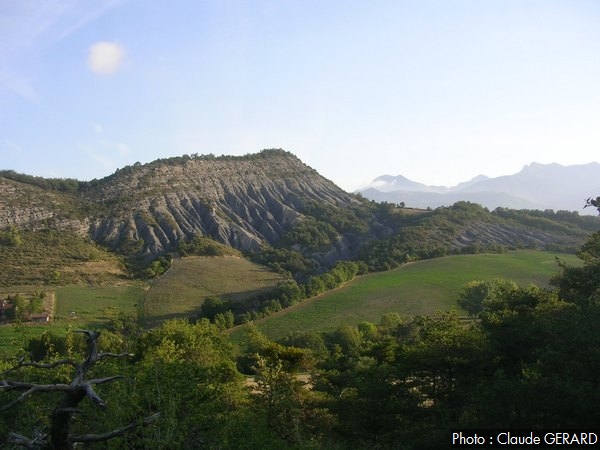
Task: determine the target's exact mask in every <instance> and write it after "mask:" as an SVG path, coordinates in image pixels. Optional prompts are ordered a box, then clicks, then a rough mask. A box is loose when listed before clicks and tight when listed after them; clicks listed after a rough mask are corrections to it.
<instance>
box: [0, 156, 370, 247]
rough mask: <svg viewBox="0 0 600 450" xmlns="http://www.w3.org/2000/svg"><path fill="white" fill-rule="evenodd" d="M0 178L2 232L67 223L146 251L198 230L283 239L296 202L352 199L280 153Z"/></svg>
mask: <svg viewBox="0 0 600 450" xmlns="http://www.w3.org/2000/svg"><path fill="white" fill-rule="evenodd" d="M4 175H5V176H4V177H0V229H2V228H8V227H11V226H16V227H18V228H22V229H27V230H39V229H43V228H46V227H51V228H56V229H65V228H68V229H71V230H75V231H77V232H78V233H80V234H84V235H88V234H89V236H90V237H91V238H92V239H93V240H94V241H95V242H97V243H99V244H102V245H103V246H105V247H107V248H109V249H112V250H120V251H122V252H125V253H131V252H135V253H138V254H140V255H143V256H146V257H148V258H152V257H155V256H157V255H160V254H163V253H164V252H166V251H169V250H172V249H173V248H175V246H176V245H177V244H178V243H179V242H180V241H182V240H186V239H191V238H192V237H193V236H195V235H197V234H201V235H204V236H208V237H211V238H213V239H215V240H217V241H220V242H222V243H226V244H228V245H231V246H232V247H235V248H237V249H240V250H256V249H258V248H259V247H260V246H262V245H263V244H267V243H268V244H272V243H274V242H276V241H277V240H279V239H280V238H281V237H282V236H283V234H285V233H286V231H288V230H290V229H291V228H292V227H294V225H295V224H296V223H297V222H298V220H299V219H300V218H301V217H302V213H301V212H300V210H301V208H302V205H304V204H306V203H307V202H311V201H314V202H319V203H325V204H329V205H333V206H336V207H345V206H349V205H351V204H355V203H357V202H358V201H357V200H356V199H355V198H354V197H353V196H351V195H349V194H348V193H346V192H344V191H343V190H341V189H340V188H338V187H337V186H335V184H333V183H332V182H331V181H329V180H327V179H325V178H323V177H321V176H320V175H319V174H318V173H317V172H316V171H315V170H314V169H311V168H310V167H308V166H306V165H305V164H303V163H302V162H301V161H300V160H299V159H298V158H296V157H295V156H293V155H292V154H290V153H288V152H284V151H281V150H265V151H263V152H261V153H258V154H254V155H248V156H244V157H218V158H217V157H214V156H212V155H209V156H184V157H178V158H169V159H165V160H157V161H154V162H153V163H150V164H146V165H141V164H136V165H134V166H129V167H126V168H124V169H121V170H118V171H117V172H116V173H115V174H113V175H111V176H109V177H106V178H104V179H101V180H94V181H92V182H89V183H79V184H78V186H77V187H76V188H72V189H69V188H65V189H60V188H59V189H56V187H55V186H52V185H51V184H49V186H44V181H45V180H43V179H39V178H34V177H23V176H21V177H19V176H18V175H17V174H12V175H17V176H12V178H13V179H9V178H7V176H8V177H10V175H11V174H9V173H6V172H5V173H4Z"/></svg>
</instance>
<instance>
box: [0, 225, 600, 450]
mask: <svg viewBox="0 0 600 450" xmlns="http://www.w3.org/2000/svg"><path fill="white" fill-rule="evenodd" d="M578 255H579V258H580V259H581V262H582V265H580V266H576V267H575V266H567V265H564V264H562V265H561V266H560V269H559V271H558V273H557V274H556V275H555V276H554V278H553V280H552V286H551V287H550V288H547V289H546V288H544V289H542V288H539V287H535V286H529V287H518V286H517V285H516V284H514V283H512V282H510V280H495V281H488V282H477V281H474V282H471V283H469V284H467V285H465V286H464V287H463V289H462V290H461V292H460V298H459V299H458V300H459V302H460V304H461V305H462V306H463V308H464V309H465V310H467V311H469V313H470V314H471V319H470V320H461V319H460V318H459V317H458V316H457V315H455V314H454V313H451V312H442V313H439V314H437V315H434V316H427V317H414V318H403V317H400V316H399V315H397V314H388V315H386V316H385V317H382V318H381V320H380V322H379V323H368V322H364V323H361V324H359V325H358V326H343V327H340V328H339V329H337V330H335V331H334V332H331V333H302V332H300V333H294V334H292V335H289V336H287V337H286V338H285V339H283V340H282V341H281V342H272V341H269V340H268V339H267V338H266V337H265V336H263V335H261V333H260V332H259V331H257V330H256V329H253V328H250V331H249V333H248V337H247V342H246V343H245V345H244V347H243V348H242V349H241V350H238V349H236V348H235V347H234V346H233V344H232V343H231V341H230V340H229V338H228V335H227V333H226V332H224V331H223V330H221V329H219V327H218V326H217V325H215V324H212V323H210V322H209V321H208V320H206V319H201V320H198V321H197V322H195V323H190V322H189V321H185V320H175V321H169V322H165V323H164V324H163V325H162V326H160V327H159V328H157V329H153V330H150V331H142V330H140V329H139V328H137V327H136V324H135V322H129V323H127V322H126V321H125V322H121V323H120V324H118V325H115V327H114V328H113V330H112V331H108V330H105V331H102V334H101V335H100V339H99V341H98V346H99V349H101V351H102V352H112V353H114V354H122V353H123V352H126V353H131V354H132V355H131V356H127V355H123V356H124V357H122V358H106V359H102V360H101V361H98V363H97V364H96V365H95V366H94V367H93V368H91V369H90V374H89V377H90V379H92V378H93V380H94V381H95V382H97V380H106V379H108V378H109V377H113V376H115V375H118V376H122V377H123V378H122V379H114V380H112V379H111V382H110V383H99V382H98V384H97V385H95V387H94V389H95V394H96V396H97V397H98V399H101V400H100V401H96V403H95V402H94V401H91V400H90V399H87V398H86V399H84V401H82V402H81V404H80V405H79V406H78V407H77V409H76V411H75V410H74V411H72V419H71V421H70V432H71V433H72V436H74V438H73V439H77V436H79V437H80V438H81V436H85V435H89V434H90V433H105V432H109V431H110V430H118V429H122V428H124V427H126V426H128V424H138V425H140V426H132V427H131V431H130V432H128V433H123V434H122V435H119V436H117V437H115V438H114V439H112V440H110V441H107V442H102V443H98V444H93V443H88V444H86V445H88V446H89V448H95V447H94V446H95V445H97V446H98V448H119V449H123V448H139V449H142V448H147V449H150V448H152V449H156V448H164V449H172V448H215V449H216V448H273V449H280V448H298V449H301V448H315V449H317V448H323V449H325V448H327V449H335V448H339V449H343V448H382V449H383V448H400V449H439V448H447V447H449V444H450V438H449V436H450V429H452V428H459V427H473V428H549V429H568V428H593V427H595V426H597V417H599V416H600V410H599V408H600V406H599V405H600V337H599V335H598V333H597V324H598V321H599V320H600V233H594V234H592V235H591V237H590V238H589V239H588V240H587V241H586V243H585V244H584V245H583V246H582V247H581V249H580V251H579V254H578ZM85 355H86V347H85V336H84V335H83V334H82V333H73V332H70V333H67V334H66V335H53V334H51V333H44V334H43V335H41V336H40V337H39V338H36V339H32V340H29V341H25V342H21V343H20V350H19V351H18V353H17V355H16V356H26V357H32V358H33V361H36V362H37V363H38V364H35V365H31V364H28V363H26V362H25V361H28V359H25V360H13V361H6V362H4V363H3V365H4V367H3V371H4V374H3V378H5V381H3V382H2V384H1V385H0V386H2V399H3V401H2V403H3V404H4V405H5V406H4V407H3V409H2V412H1V414H2V421H1V425H0V426H1V427H2V433H1V434H2V436H3V437H4V439H6V438H7V436H9V435H8V434H7V433H8V432H9V431H12V432H13V433H17V434H13V435H10V436H11V439H12V440H13V441H16V440H19V439H21V441H22V442H25V440H26V437H27V438H29V439H36V437H37V439H38V441H40V442H41V441H44V439H45V436H46V434H47V433H49V431H48V430H49V429H50V426H51V423H49V421H50V419H49V417H50V416H51V415H52V411H53V410H54V409H55V408H56V407H57V404H58V402H59V400H60V395H61V394H60V393H58V392H44V391H43V390H42V389H41V388H38V389H32V386H33V385H34V384H35V385H38V386H41V385H45V384H57V383H58V384H60V383H66V384H68V383H70V381H71V380H72V377H73V373H72V372H73V367H72V364H69V363H65V361H81V360H83V359H84V358H85ZM19 361H21V362H20V363H19ZM36 365H37V366H39V367H36ZM42 366H43V367H46V368H42ZM298 374H310V379H309V383H308V384H306V383H305V377H298V376H297V375H298ZM247 375H254V376H255V377H256V380H257V384H256V385H253V386H247V383H246V381H245V380H246V376H247ZM18 382H21V384H19V383H18ZM104 404H105V409H104V410H102V409H101V408H99V406H98V405H104ZM156 413H160V417H159V418H158V419H157V420H154V421H152V422H151V423H150V421H149V422H148V423H140V421H142V420H143V418H147V417H155V416H153V415H154V414H156Z"/></svg>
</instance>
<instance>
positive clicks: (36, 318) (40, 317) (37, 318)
mask: <svg viewBox="0 0 600 450" xmlns="http://www.w3.org/2000/svg"><path fill="white" fill-rule="evenodd" d="M29 320H30V321H31V322H35V323H48V322H50V316H49V315H48V314H45V313H42V314H32V315H31V316H29Z"/></svg>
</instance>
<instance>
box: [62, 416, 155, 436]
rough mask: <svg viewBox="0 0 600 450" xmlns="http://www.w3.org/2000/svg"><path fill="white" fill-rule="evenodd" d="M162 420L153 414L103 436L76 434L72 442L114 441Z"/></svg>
mask: <svg viewBox="0 0 600 450" xmlns="http://www.w3.org/2000/svg"><path fill="white" fill-rule="evenodd" d="M159 418H160V413H155V414H152V415H151V416H148V417H145V418H144V419H142V420H141V421H139V422H131V423H130V424H129V425H127V426H126V427H123V428H119V429H117V430H113V431H109V432H107V433H102V434H75V435H72V436H71V442H101V441H107V440H109V439H113V438H115V437H119V436H123V435H124V434H125V433H128V432H129V431H131V430H133V429H135V428H138V427H145V426H147V425H150V424H152V423H154V422H156V421H157V420H158V419H159Z"/></svg>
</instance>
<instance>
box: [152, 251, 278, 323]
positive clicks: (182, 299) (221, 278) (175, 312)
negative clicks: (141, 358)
mask: <svg viewBox="0 0 600 450" xmlns="http://www.w3.org/2000/svg"><path fill="white" fill-rule="evenodd" d="M284 279H285V278H283V277H282V276H281V275H278V274H276V273H273V272H269V271H268V270H267V269H266V268H265V267H263V266H260V265H258V264H255V263H253V262H250V261H248V260H247V259H244V258H239V257H234V256H222V257H204V256H190V257H186V258H179V259H175V260H174V261H173V265H172V266H171V268H170V269H169V270H168V271H167V272H166V273H165V274H164V275H163V276H162V277H160V278H159V279H157V280H156V281H155V282H154V283H153V284H152V286H151V288H150V289H149V291H148V293H147V295H146V299H145V301H144V311H143V313H144V320H145V321H146V323H147V324H148V325H153V324H156V323H158V322H160V321H163V320H165V319H170V318H174V317H181V316H189V317H191V316H194V315H197V314H198V312H199V309H200V307H201V305H202V302H203V301H204V299H205V298H207V297H211V296H217V297H220V298H222V299H227V300H233V301H243V300H244V299H247V298H249V297H251V296H253V295H256V294H259V293H262V292H265V291H268V290H270V289H273V288H274V287H275V286H276V285H277V284H278V283H279V282H281V281H283V280H284Z"/></svg>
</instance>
